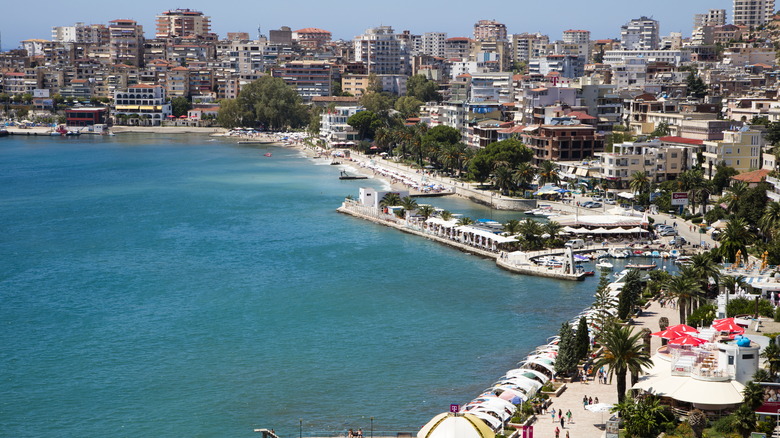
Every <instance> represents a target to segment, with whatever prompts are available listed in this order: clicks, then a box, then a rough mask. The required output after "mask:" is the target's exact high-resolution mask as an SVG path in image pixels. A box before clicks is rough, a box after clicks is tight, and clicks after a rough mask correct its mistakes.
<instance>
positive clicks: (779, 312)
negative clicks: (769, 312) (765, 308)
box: [775, 307, 780, 322]
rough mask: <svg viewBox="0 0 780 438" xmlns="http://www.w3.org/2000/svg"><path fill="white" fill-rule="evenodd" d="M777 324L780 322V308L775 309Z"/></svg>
mask: <svg viewBox="0 0 780 438" xmlns="http://www.w3.org/2000/svg"><path fill="white" fill-rule="evenodd" d="M775 322H780V307H778V308H777V309H775Z"/></svg>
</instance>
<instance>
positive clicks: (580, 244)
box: [564, 239, 585, 249]
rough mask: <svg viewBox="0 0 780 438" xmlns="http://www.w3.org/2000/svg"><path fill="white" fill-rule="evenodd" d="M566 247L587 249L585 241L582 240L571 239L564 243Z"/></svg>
mask: <svg viewBox="0 0 780 438" xmlns="http://www.w3.org/2000/svg"><path fill="white" fill-rule="evenodd" d="M564 246H568V247H569V248H571V249H580V248H585V241H584V240H582V239H571V240H569V241H568V242H566V243H564Z"/></svg>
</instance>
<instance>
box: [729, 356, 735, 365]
mask: <svg viewBox="0 0 780 438" xmlns="http://www.w3.org/2000/svg"><path fill="white" fill-rule="evenodd" d="M728 364H729V365H734V356H732V355H729V363H728Z"/></svg>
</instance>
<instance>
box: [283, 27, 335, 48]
mask: <svg viewBox="0 0 780 438" xmlns="http://www.w3.org/2000/svg"><path fill="white" fill-rule="evenodd" d="M331 37H332V35H331V33H330V32H328V31H327V30H323V29H318V28H316V27H307V28H305V29H298V30H296V31H293V33H292V39H293V41H296V42H297V43H298V44H300V45H301V47H305V48H307V49H309V50H319V49H320V48H322V46H324V45H325V44H327V43H329V42H330V40H331Z"/></svg>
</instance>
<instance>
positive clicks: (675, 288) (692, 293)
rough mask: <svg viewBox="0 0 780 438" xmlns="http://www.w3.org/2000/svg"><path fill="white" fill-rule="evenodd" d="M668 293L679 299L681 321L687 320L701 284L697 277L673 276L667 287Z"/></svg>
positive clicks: (678, 306) (678, 308) (678, 307)
mask: <svg viewBox="0 0 780 438" xmlns="http://www.w3.org/2000/svg"><path fill="white" fill-rule="evenodd" d="M666 291H667V293H668V294H669V295H670V296H671V297H673V298H675V299H676V300H677V310H678V311H679V312H680V321H686V320H687V317H688V315H689V314H690V312H691V311H690V310H689V308H690V307H691V304H692V303H693V300H695V299H698V296H699V294H700V293H701V291H700V285H699V283H698V282H697V281H696V279H695V278H691V277H687V276H684V275H675V276H674V277H672V278H671V279H670V280H669V282H668V284H667V288H666Z"/></svg>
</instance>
